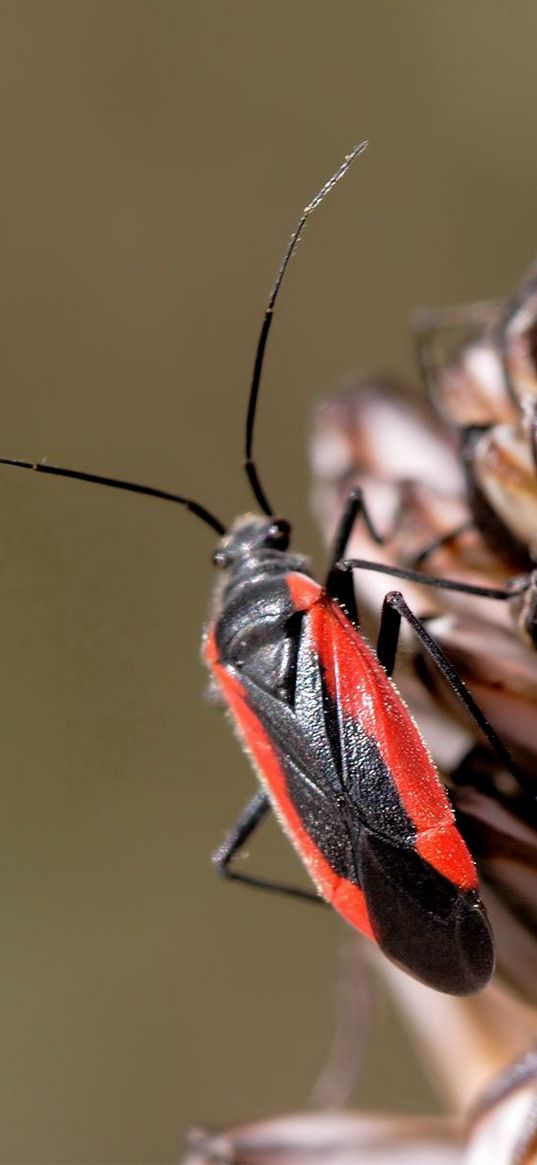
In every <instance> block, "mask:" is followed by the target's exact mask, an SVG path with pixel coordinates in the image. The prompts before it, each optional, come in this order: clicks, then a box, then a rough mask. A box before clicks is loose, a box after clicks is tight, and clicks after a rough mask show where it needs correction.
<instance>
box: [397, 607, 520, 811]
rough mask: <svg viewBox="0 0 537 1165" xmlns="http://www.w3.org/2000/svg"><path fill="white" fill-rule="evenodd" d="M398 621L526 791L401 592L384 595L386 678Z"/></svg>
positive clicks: (511, 761) (515, 768) (513, 765)
mask: <svg viewBox="0 0 537 1165" xmlns="http://www.w3.org/2000/svg"><path fill="white" fill-rule="evenodd" d="M401 619H404V620H405V622H407V623H408V625H409V627H410V628H411V629H412V631H413V632H414V634H415V635H416V638H417V639H418V640H419V642H420V644H421V646H422V648H423V649H424V651H425V652H426V653H427V655H429V656H430V658H431V659H432V661H433V663H434V664H435V665H436V667H437V668H438V670H439V672H440V673H441V675H443V677H444V679H445V680H446V681H447V683H448V684H449V686H450V688H451V690H452V691H453V692H454V693H455V695H456V696H457V698H458V699H459V700H460V702H461V704H463V706H464V707H465V708H466V711H467V712H468V713H469V715H470V716H471V717H472V720H473V721H474V723H475V724H477V726H478V728H480V729H481V732H482V733H483V736H484V737H485V739H486V740H487V741H488V743H489V744H490V746H491V748H492V749H493V750H494V752H495V753H496V756H497V757H498V758H499V760H500V761H501V763H502V764H503V765H505V767H506V769H507V770H508V772H510V773H511V774H512V776H513V777H514V778H515V780H516V781H517V783H518V784H519V786H520V787H521V788H523V789H527V788H528V783H529V782H528V778H527V777H526V775H525V773H524V772H523V771H522V770H521V769H520V768H519V767H518V765H517V764H516V762H515V760H514V759H513V757H512V756H511V753H510V752H509V750H508V749H507V748H506V746H505V744H504V743H503V741H502V740H501V739H500V737H499V736H498V735H497V733H496V732H495V730H494V728H493V727H492V725H491V724H489V722H488V720H487V718H486V716H485V715H484V713H483V712H482V711H481V708H480V707H479V704H478V703H477V701H476V700H474V697H473V696H472V694H471V692H469V691H468V688H467V687H466V684H465V683H464V681H463V680H462V679H461V677H460V676H459V674H458V672H457V671H456V670H455V668H454V667H453V665H452V664H451V663H450V661H449V659H448V658H447V656H446V655H445V653H444V652H443V650H442V648H441V647H440V645H439V644H438V643H437V642H436V640H435V639H433V637H432V635H430V634H429V632H428V630H427V628H426V627H425V624H424V623H423V622H422V621H421V619H418V618H417V616H416V615H414V613H413V612H412V611H411V609H410V607H409V606H408V604H407V603H406V602H405V600H404V598H403V596H402V594H401V592H400V591H391V592H390V593H389V594H387V595H386V598H385V599H384V604H383V608H382V616H381V620H380V627H379V636H378V644H377V654H378V657H379V660H380V662H381V663H382V664H383V666H384V667H385V668H386V671H387V672H388V675H390V674H391V672H392V671H393V667H394V664H395V657H396V653H397V644H398V639H399V630H400V625H401Z"/></svg>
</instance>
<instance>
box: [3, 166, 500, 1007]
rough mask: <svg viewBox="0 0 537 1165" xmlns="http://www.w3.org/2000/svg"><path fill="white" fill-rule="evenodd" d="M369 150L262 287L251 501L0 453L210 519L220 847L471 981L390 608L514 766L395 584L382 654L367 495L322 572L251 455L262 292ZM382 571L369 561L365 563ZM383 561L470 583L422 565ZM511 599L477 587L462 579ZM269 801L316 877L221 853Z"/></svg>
mask: <svg viewBox="0 0 537 1165" xmlns="http://www.w3.org/2000/svg"><path fill="white" fill-rule="evenodd" d="M364 148H365V143H364V144H362V145H360V146H357V147H356V148H355V149H354V150H353V151H352V152H351V153H350V154H349V155H348V157H347V158H346V159H345V161H344V163H343V164H342V165H341V166H340V168H339V169H338V170H337V171H336V173H335V174H334V175H333V176H332V177H331V178H330V179H329V181H328V182H327V183H326V184H325V185H324V186H323V187H322V189H321V190H320V192H319V194H318V195H316V197H315V198H314V199H313V200H312V202H311V203H310V204H309V205H308V207H307V208H306V209H305V211H304V212H303V214H302V216H301V218H300V220H299V223H298V226H297V228H296V230H295V232H294V234H293V235H292V237H291V241H290V243H289V246H288V248H287V251H286V253H285V256H284V259H283V263H282V265H281V267H280V269H279V272H278V276H277V279H276V283H275V286H274V288H273V291H272V293H271V296H270V300H269V304H268V307H267V311H266V314H265V317H264V321H263V325H262V329H261V334H260V337H259V341H258V346H257V352H256V359H255V364H254V372H253V379H252V384H251V388H250V396H249V402H248V412H247V420H246V449H245V454H246V456H245V469H246V473H247V476H248V480H249V482H250V485H251V488H252V491H253V494H254V496H255V498H256V501H257V503H258V505H259V507H260V509H261V511H262V514H263V516H254V515H246V516H245V517H242V518H240V519H238V520H237V521H236V522H235V523H234V524H233V525H232V526H231V527H230V528H229V529H226V527H225V526H224V524H223V523H222V522H221V521H220V520H219V519H218V518H216V517H215V516H214V514H212V513H211V512H210V511H209V510H207V509H206V508H205V507H204V506H202V505H200V504H199V503H198V502H196V501H194V500H193V499H191V498H186V497H184V496H180V495H176V494H171V493H168V492H167V491H163V490H160V489H152V488H149V487H146V486H141V485H136V484H134V483H131V482H124V481H118V480H116V479H114V478H107V477H102V476H99V475H94V474H89V473H81V472H79V471H76V470H69V469H64V468H61V467H58V466H53V465H48V464H37V465H32V464H31V463H30V462H27V461H17V460H14V459H10V458H1V459H0V461H2V462H4V463H5V464H11V465H19V466H21V467H23V468H33V469H35V470H37V471H39V472H43V473H49V474H55V475H58V476H65V477H73V478H78V479H81V480H85V481H89V482H93V483H97V484H102V485H109V486H114V487H116V488H120V489H127V490H131V491H134V492H138V493H144V494H150V495H152V496H154V497H159V498H163V499H166V500H169V501H173V502H176V503H178V504H180V505H183V506H186V507H187V508H188V509H190V510H191V512H193V513H194V514H195V515H196V516H197V517H198V518H200V519H201V520H202V521H203V522H205V523H206V524H207V525H209V526H210V527H211V528H212V529H214V530H215V531H216V532H217V533H218V534H219V535H220V538H221V540H220V542H219V545H218V547H217V550H216V553H215V555H214V562H215V565H216V566H217V567H218V568H219V570H220V572H221V576H222V577H221V581H220V582H219V585H218V587H217V588H216V592H215V598H214V605H213V614H212V618H211V621H210V625H209V628H208V630H207V632H206V634H205V638H204V647H203V654H204V658H205V662H206V664H207V666H208V667H209V669H210V671H211V674H212V676H213V679H214V683H215V686H216V688H217V689H218V691H219V693H220V695H221V697H222V699H223V701H224V703H225V705H226V706H227V709H228V711H229V712H230V714H231V718H232V721H233V723H234V725H235V727H236V729H237V731H238V735H239V737H240V739H241V742H242V744H243V745H244V747H245V748H246V751H247V752H248V753H249V755H250V757H251V759H252V761H253V764H254V767H255V769H256V770H257V773H258V776H259V778H260V781H261V786H262V788H261V791H260V792H258V793H257V794H256V796H255V797H254V798H253V800H252V801H251V802H250V803H249V805H248V806H247V807H246V809H245V810H244V811H243V813H242V814H241V815H240V817H239V819H238V821H237V823H236V825H235V826H234V828H233V829H232V830H231V831H230V832H229V834H228V835H227V837H226V839H225V841H224V842H223V844H222V845H221V846H220V848H219V849H218V851H217V853H216V854H215V856H214V863H215V865H216V867H217V869H218V870H219V871H220V872H221V873H222V874H224V875H226V876H227V877H229V878H233V879H235V880H237V881H242V882H246V883H249V884H251V885H257V886H265V887H270V888H272V889H275V888H277V889H279V890H281V891H283V892H285V893H288V894H293V895H295V896H297V897H300V898H306V899H308V900H314V901H322V900H324V901H325V902H327V903H329V904H331V905H333V906H334V907H335V908H336V910H338V911H339V912H340V914H342V915H343V917H344V918H345V919H346V920H347V921H348V922H350V923H351V924H352V925H353V926H355V927H356V928H357V929H358V930H360V931H362V932H364V933H365V934H366V935H368V936H369V938H371V939H372V940H374V941H375V942H377V943H378V945H379V946H380V947H381V949H382V950H383V951H384V952H385V953H386V954H387V955H388V956H389V957H390V958H392V959H394V960H395V961H396V962H397V963H399V964H400V965H401V966H403V967H404V968H405V969H406V970H407V971H409V972H410V973H411V974H413V975H415V976H416V977H417V978H419V979H421V980H423V981H424V982H425V983H427V984H429V985H430V986H432V987H435V988H437V989H439V990H442V991H446V992H450V993H454V994H467V993H469V992H473V991H477V990H479V989H480V988H482V987H483V986H485V984H486V983H487V982H488V980H489V978H490V976H491V974H492V970H493V966H494V944H493V938H492V933H491V929H490V926H489V923H488V920H487V916H486V913H485V910H484V907H483V905H482V903H481V900H480V897H479V891H478V884H477V875H476V870H475V866H474V862H473V860H472V857H471V855H470V852H469V850H468V849H467V847H466V844H465V842H464V841H463V839H462V837H461V835H460V833H459V831H458V829H457V827H456V825H455V820H454V815H453V810H452V807H451V804H450V801H449V799H448V795H447V792H446V790H445V789H444V787H443V785H442V783H441V781H440V779H439V776H438V772H437V770H436V768H435V765H434V763H433V761H432V759H431V757H430V755H429V752H428V750H427V747H426V745H425V743H424V741H423V740H422V738H421V736H420V733H419V731H418V729H417V727H416V725H415V723H414V721H413V719H412V717H411V715H410V712H409V711H408V709H407V707H406V705H405V704H404V702H403V700H402V699H401V697H400V695H399V693H398V691H397V689H396V687H395V685H394V684H393V682H392V680H391V678H390V677H391V673H392V671H393V668H394V664H395V657H396V651H397V642H398V636H399V629H400V624H401V619H404V620H405V621H406V622H407V623H408V624H409V625H410V627H411V628H412V629H413V631H414V632H415V634H416V635H417V636H418V638H419V640H420V643H421V646H422V648H423V649H424V650H425V651H426V652H427V653H428V654H429V656H430V658H431V659H432V660H433V662H434V663H435V664H436V665H437V666H438V668H439V669H440V671H441V672H442V674H443V675H444V677H445V679H447V681H448V683H449V684H450V685H451V688H452V689H453V691H454V692H455V693H456V695H457V696H458V697H459V699H460V700H461V701H462V703H463V704H464V706H465V707H466V709H467V711H468V712H469V714H470V715H471V716H473V718H474V720H475V721H476V722H477V723H478V725H479V726H480V728H481V729H482V730H483V733H484V735H485V737H486V738H487V740H488V742H489V744H491V745H492V747H493V748H494V749H495V750H496V752H497V754H498V756H499V757H500V759H501V761H502V763H504V764H505V765H507V767H509V769H510V770H511V772H513V774H514V776H515V778H517V779H518V770H517V769H516V766H515V765H514V763H513V761H512V760H511V757H510V756H509V753H508V752H507V750H506V748H505V747H504V745H503V744H502V742H501V741H500V740H499V738H498V737H497V735H496V733H495V732H494V730H493V729H492V728H491V726H490V725H489V724H488V723H487V721H486V720H485V717H484V716H483V714H482V713H481V711H480V709H479V708H478V706H477V704H476V703H475V701H474V700H473V698H472V696H471V695H470V693H469V692H468V691H467V689H466V688H465V686H464V684H463V683H462V681H461V680H460V679H459V677H458V675H457V674H456V672H455V671H454V669H453V668H452V666H451V664H450V663H449V661H448V660H447V658H446V657H445V655H444V653H443V652H442V650H441V649H440V648H439V646H438V645H437V644H436V643H435V642H434V640H433V639H432V638H431V636H430V635H429V633H428V631H427V629H426V627H425V626H424V624H422V623H421V621H420V620H419V619H417V618H416V616H415V615H413V613H412V612H411V611H410V609H409V608H408V606H407V604H406V603H405V601H404V599H403V596H402V595H401V594H400V593H398V592H392V593H390V594H388V595H387V596H386V598H385V600H384V605H383V610H382V615H381V620H380V629H379V634H378V641H377V648H376V654H375V652H374V651H373V650H372V649H371V648H370V647H369V646H368V645H367V643H366V641H365V640H364V638H363V636H362V635H361V633H360V631H359V628H358V612H357V606H356V600H355V595H354V588H353V581H352V570H353V569H354V567H355V566H356V563H353V562H344V561H342V559H343V556H344V553H345V548H346V545H347V542H348V539H349V535H350V532H351V529H352V527H353V524H354V523H355V522H356V521H357V520H358V519H359V518H360V517H361V518H362V519H363V520H364V521H365V522H366V523H367V525H368V526H369V528H370V529H372V526H371V520H370V518H369V516H368V514H367V510H366V508H365V506H364V503H363V499H362V496H361V493H360V492H359V491H354V492H353V493H352V495H351V496H350V498H349V500H348V504H347V506H346V508H345V512H344V514H343V517H342V520H341V523H340V527H339V531H338V534H337V536H336V539H335V545H334V549H333V553H332V559H331V562H330V566H329V570H328V574H327V578H326V581H325V583H324V585H323V586H321V585H320V584H319V583H317V582H316V581H314V579H313V578H312V576H311V574H310V570H309V567H308V564H307V561H306V559H304V558H303V557H302V556H299V555H296V554H293V553H291V552H290V551H289V549H288V546H289V536H290V527H289V524H288V523H287V522H285V521H283V520H280V519H277V518H276V517H275V514H274V511H273V508H272V506H271V505H270V502H269V500H268V498H267V495H266V493H265V491H264V489H263V487H262V485H261V482H260V479H259V476H258V472H257V469H256V466H255V463H254V461H253V458H252V450H253V434H254V423H255V417H256V408H257V400H258V393H259V386H260V380H261V372H262V367H263V358H264V352H265V347H266V342H267V338H268V334H269V331H270V326H271V321H272V317H273V312H274V307H275V304H276V300H277V296H278V293H279V290H280V287H281V284H282V280H283V278H284V275H285V271H286V269H287V265H288V263H289V260H290V258H291V256H292V254H293V251H294V249H295V247H296V245H297V242H298V240H299V238H300V235H301V233H302V230H303V228H304V225H305V223H306V221H307V218H308V216H309V215H310V213H311V212H312V210H314V209H315V208H316V207H317V206H318V205H319V204H320V202H322V200H323V198H324V197H325V195H326V194H327V193H328V192H329V191H330V190H331V189H332V188H333V186H334V185H335V184H336V183H337V182H338V181H339V179H340V178H341V177H342V176H343V175H344V174H345V173H346V171H347V170H348V168H349V166H350V165H351V163H352V162H353V161H354V159H355V158H357V157H358V155H359V154H361V153H362V151H363V149H364ZM360 565H362V566H364V567H366V568H368V569H378V567H376V566H375V564H368V563H362V564H360ZM393 574H395V575H397V574H399V575H400V576H402V577H412V578H414V579H415V580H417V581H423V582H426V583H427V584H429V585H435V586H441V587H450V588H452V589H458V590H467V589H468V587H465V586H464V585H459V584H457V583H456V582H453V581H449V580H442V579H434V578H428V577H427V576H422V575H419V574H416V572H408V571H398V570H397V569H395V568H394V570H393ZM470 589H471V590H472V592H477V593H480V594H484V595H485V596H486V597H490V598H500V597H501V598H505V597H506V595H505V594H504V593H503V592H499V591H495V590H493V589H489V588H470ZM269 809H273V811H274V812H275V813H276V815H277V817H278V818H279V819H280V821H281V823H282V825H283V827H284V829H285V831H286V832H287V834H288V835H289V837H290V840H291V841H292V843H293V845H294V847H295V849H296V850H297V852H298V854H299V856H300V857H301V859H302V861H303V863H304V865H305V866H306V868H307V870H308V872H309V874H310V876H311V878H312V881H313V883H314V885H315V887H316V891H317V893H316V894H314V893H312V892H308V891H306V890H301V889H298V888H295V887H292V886H286V885H277V884H274V883H268V882H267V881H265V880H264V879H261V878H257V877H255V876H254V875H251V874H247V873H244V872H243V871H239V870H237V869H235V867H234V864H233V858H234V856H235V855H236V854H237V853H238V851H239V850H240V849H241V847H242V846H243V845H244V843H245V841H246V839H247V838H248V837H249V836H250V835H251V834H252V832H253V831H254V829H255V827H256V825H257V824H258V823H259V821H260V820H261V819H262V817H264V815H265V814H266V813H267V811H268V810H269Z"/></svg>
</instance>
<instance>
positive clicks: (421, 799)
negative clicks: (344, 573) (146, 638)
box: [308, 591, 477, 890]
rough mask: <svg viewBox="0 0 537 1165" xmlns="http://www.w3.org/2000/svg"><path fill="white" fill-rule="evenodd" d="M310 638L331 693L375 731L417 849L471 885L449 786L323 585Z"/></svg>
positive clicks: (371, 654)
mask: <svg viewBox="0 0 537 1165" xmlns="http://www.w3.org/2000/svg"><path fill="white" fill-rule="evenodd" d="M308 621H309V622H310V629H311V638H312V644H313V646H314V649H315V651H316V652H317V653H318V655H319V659H320V661H321V663H322V666H323V669H324V672H325V676H326V683H327V685H328V689H329V691H330V694H331V696H332V698H333V699H334V700H336V701H338V702H340V704H341V708H342V711H343V714H344V715H345V716H348V717H352V718H353V719H354V720H356V721H357V722H358V723H359V724H360V726H361V728H362V730H363V731H364V732H366V733H367V734H368V735H369V736H371V737H373V738H374V739H375V741H376V742H377V745H378V747H379V749H380V751H381V754H382V756H383V759H384V761H385V763H386V765H387V767H388V768H389V770H390V772H391V774H392V776H393V780H394V783H395V786H396V788H397V792H398V794H399V797H400V798H401V802H402V804H403V806H404V808H405V810H406V812H407V814H408V816H409V817H410V818H411V820H412V821H413V823H414V826H415V828H416V831H417V834H418V836H417V838H416V842H415V846H416V850H417V852H418V853H419V855H420V857H423V858H424V859H425V861H427V862H429V864H430V865H431V866H433V867H434V869H435V870H438V872H439V873H440V874H443V875H444V877H446V878H449V879H450V881H452V882H454V883H455V885H456V886H458V887H459V888H460V889H461V890H469V889H475V888H476V886H477V875H476V870H475V866H474V863H473V861H472V858H471V856H470V853H469V851H468V849H467V848H466V845H465V843H464V841H463V840H462V837H461V835H460V833H459V832H458V830H457V828H456V826H455V822H454V815H453V810H452V808H451V805H450V803H449V800H448V797H447V793H446V791H445V789H444V786H443V785H442V782H441V781H440V778H439V775H438V772H437V769H436V766H435V764H434V762H433V760H432V758H431V756H430V754H429V752H428V750H427V747H426V745H425V743H424V741H423V739H422V737H421V734H420V732H419V730H418V728H417V726H416V724H415V723H414V721H413V719H412V716H411V714H410V712H409V710H408V708H407V706H406V704H405V703H404V701H403V700H402V698H401V696H400V695H399V692H398V691H397V689H396V687H395V685H394V684H393V683H392V681H391V680H390V679H388V676H387V675H386V673H385V671H384V669H383V668H382V667H381V665H380V663H379V662H378V659H377V657H376V655H375V654H374V652H373V651H372V650H371V648H370V647H369V646H368V644H367V643H366V642H365V640H364V639H363V638H362V636H361V635H360V634H359V633H358V632H357V631H356V630H355V628H354V627H353V626H352V623H350V622H349V620H348V619H347V617H346V616H345V614H344V613H343V611H342V610H341V608H340V607H339V606H338V605H337V604H336V603H334V602H333V601H332V599H330V598H329V597H328V595H327V594H326V592H324V591H321V594H320V597H319V599H318V601H317V603H315V604H314V605H312V606H311V607H310V610H309V614H308Z"/></svg>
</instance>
